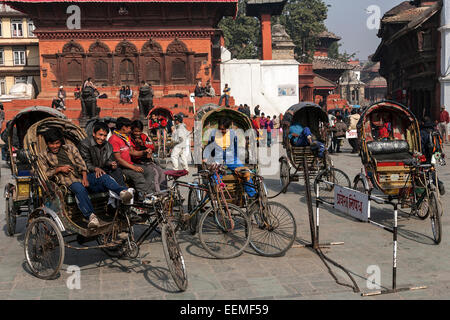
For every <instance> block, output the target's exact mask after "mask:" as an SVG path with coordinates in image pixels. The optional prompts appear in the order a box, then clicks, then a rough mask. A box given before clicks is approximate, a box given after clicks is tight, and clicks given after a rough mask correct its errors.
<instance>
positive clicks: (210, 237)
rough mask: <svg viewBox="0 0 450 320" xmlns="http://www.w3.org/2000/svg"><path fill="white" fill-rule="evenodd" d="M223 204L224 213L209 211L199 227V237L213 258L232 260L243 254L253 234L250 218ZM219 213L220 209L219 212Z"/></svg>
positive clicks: (236, 208)
mask: <svg viewBox="0 0 450 320" xmlns="http://www.w3.org/2000/svg"><path fill="white" fill-rule="evenodd" d="M227 207H228V212H227V210H226V209H225V206H224V205H223V204H222V211H221V212H215V210H214V208H210V209H209V210H207V211H206V212H205V213H204V214H203V215H202V216H201V217H200V221H199V225H198V235H199V238H200V242H201V244H202V246H203V248H204V249H205V250H206V251H207V252H208V253H209V254H210V255H212V256H213V257H216V258H219V259H231V258H235V257H237V256H239V255H241V254H242V252H243V251H244V249H245V248H246V247H247V246H248V244H249V242H250V238H251V234H252V228H251V220H250V217H249V216H248V215H247V214H246V213H245V212H244V211H242V209H241V208H239V207H238V206H235V205H233V204H227ZM217 211H219V209H218V210H217Z"/></svg>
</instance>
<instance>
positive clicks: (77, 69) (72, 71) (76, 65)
mask: <svg viewBox="0 0 450 320" xmlns="http://www.w3.org/2000/svg"><path fill="white" fill-rule="evenodd" d="M81 69H82V68H81V62H79V61H78V60H76V59H73V60H71V61H69V62H68V63H67V82H68V84H69V85H76V84H80V83H81V82H82V79H81V71H82V70H81Z"/></svg>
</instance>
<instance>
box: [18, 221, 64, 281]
mask: <svg viewBox="0 0 450 320" xmlns="http://www.w3.org/2000/svg"><path fill="white" fill-rule="evenodd" d="M24 249H25V258H26V260H27V264H28V266H29V268H30V269H31V272H32V273H33V274H34V275H35V276H36V277H38V278H40V279H45V280H48V279H54V278H55V277H56V276H57V274H58V272H59V270H60V269H61V265H62V263H63V261H64V240H63V236H62V234H61V231H60V230H59V229H58V226H57V225H56V223H55V222H54V221H53V220H51V219H50V218H47V217H38V218H36V219H34V220H33V221H31V223H30V224H29V225H28V227H27V231H26V234H25V243H24Z"/></svg>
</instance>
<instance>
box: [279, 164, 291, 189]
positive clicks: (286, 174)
mask: <svg viewBox="0 0 450 320" xmlns="http://www.w3.org/2000/svg"><path fill="white" fill-rule="evenodd" d="M280 181H281V187H282V188H283V193H286V192H287V186H288V185H289V183H290V169H289V164H288V163H287V161H286V160H281V162H280Z"/></svg>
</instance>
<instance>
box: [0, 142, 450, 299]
mask: <svg viewBox="0 0 450 320" xmlns="http://www.w3.org/2000/svg"><path fill="white" fill-rule="evenodd" d="M343 150H344V152H345V153H342V154H339V155H337V156H333V160H334V162H335V166H336V167H338V168H341V169H343V170H344V171H345V172H346V173H347V174H348V175H349V177H350V179H351V180H352V179H353V177H354V176H355V175H356V174H357V173H358V172H359V170H360V168H361V162H360V160H359V157H357V156H356V155H351V154H349V153H348V151H349V148H348V146H347V148H344V149H343ZM449 151H450V150H449ZM1 170H2V178H1V183H0V187H1V188H2V190H3V188H4V185H5V184H6V183H7V181H8V180H9V170H8V169H7V168H6V164H4V162H3V167H2V169H1ZM439 171H440V177H441V178H442V180H443V181H444V182H445V183H446V185H447V190H448V192H450V166H447V167H443V168H440V169H439ZM277 178H278V177H277V176H276V175H274V176H270V177H267V184H268V187H269V190H271V192H274V191H275V190H278V189H279V184H278V180H277ZM302 185H303V183H301V182H300V183H298V182H297V183H294V184H293V185H291V186H290V187H289V190H288V193H286V194H282V195H280V196H279V198H277V199H276V200H277V201H279V202H282V203H283V204H285V205H287V206H288V207H289V208H290V209H291V210H292V211H293V213H294V216H295V218H296V220H297V227H298V232H297V238H298V239H297V240H298V241H297V243H296V244H304V243H307V242H308V241H309V240H310V235H309V224H308V215H307V209H306V204H305V196H304V191H305V190H304V187H303V186H302ZM442 201H443V204H444V208H448V207H449V205H450V200H449V196H448V195H445V196H444V197H443V198H442ZM387 209H388V207H386V206H380V205H375V209H374V210H373V213H372V217H373V218H375V219H380V221H385V222H386V223H391V222H392V219H391V218H390V217H392V215H391V211H389V210H387ZM0 221H1V224H0V225H1V226H2V231H1V232H0V299H152V300H156V299H262V298H264V299H343V300H344V299H345V300H349V299H355V300H356V299H358V300H359V299H367V300H369V299H396V300H402V299H449V298H450V290H449V288H450V259H449V257H448V245H449V242H450V240H449V239H450V237H449V236H448V233H447V230H449V227H448V226H449V222H450V217H449V214H448V212H445V213H444V216H443V240H442V243H441V244H440V245H439V246H436V245H434V244H433V241H432V240H431V225H430V220H429V219H427V220H425V221H421V220H418V219H416V218H414V217H408V215H406V214H404V213H400V216H399V228H400V231H399V250H398V278H397V283H398V286H399V287H401V286H403V285H406V284H412V285H427V286H428V289H426V290H420V291H415V292H402V293H396V294H391V295H385V296H378V297H366V298H363V297H361V296H360V295H359V294H355V293H353V292H352V290H351V289H349V288H347V287H344V286H340V285H338V284H336V283H335V281H334V280H333V278H332V277H331V276H330V275H329V273H328V271H327V269H326V267H325V266H324V265H323V263H322V262H321V260H320V259H319V257H318V256H317V255H316V254H315V253H313V252H312V251H311V250H310V249H308V248H302V247H295V248H292V249H291V250H289V251H288V252H287V254H286V255H285V256H283V257H278V258H266V257H261V256H259V255H257V254H256V253H255V252H253V251H252V249H251V248H248V249H247V250H246V252H245V253H244V254H243V255H242V256H240V257H238V258H235V259H232V260H225V261H221V260H216V259H212V258H210V257H208V255H207V253H206V252H205V251H204V250H203V249H202V248H201V246H200V244H199V241H198V238H197V237H191V236H190V235H187V234H181V235H180V236H179V240H180V243H181V247H182V250H183V253H184V257H185V260H186V265H187V271H188V277H189V287H188V289H187V291H186V292H184V293H178V292H176V287H175V285H174V283H173V281H172V279H171V277H170V274H169V273H168V269H167V266H166V264H165V259H164V255H163V251H162V244H161V241H160V238H159V237H157V236H155V237H154V238H153V239H152V241H151V242H147V243H145V244H144V245H143V246H142V247H141V254H142V256H143V258H142V259H143V260H144V262H145V264H143V265H140V264H139V262H138V261H129V260H116V259H111V258H109V257H107V256H106V255H105V254H104V253H102V252H101V251H100V250H90V251H81V252H77V251H74V250H71V249H67V250H66V258H65V263H64V265H63V268H62V270H61V272H60V277H59V278H58V279H56V280H51V281H44V280H40V279H37V278H35V277H33V276H32V275H30V274H29V273H28V272H27V271H26V269H25V268H24V265H25V262H24V261H25V260H24V253H23V252H24V251H23V236H24V234H23V232H24V219H23V218H19V221H18V232H19V233H18V234H16V235H15V236H14V237H13V238H9V237H7V236H6V234H5V231H4V230H5V229H4V202H3V201H2V202H1V203H0ZM321 241H322V242H330V241H343V242H345V244H344V245H341V246H333V247H331V248H329V249H324V252H325V253H326V254H327V255H328V256H329V257H330V258H332V259H334V260H335V261H336V262H338V263H340V264H341V265H343V266H345V267H346V268H348V269H349V270H350V272H351V273H352V274H353V276H354V278H355V280H356V281H357V283H358V285H359V287H360V288H361V289H362V291H368V289H367V288H366V278H367V273H366V272H367V267H368V266H369V265H378V266H379V267H380V269H381V285H382V287H384V288H389V287H390V286H391V281H392V280H391V266H392V235H391V234H390V233H388V232H386V231H384V230H381V229H379V228H376V227H375V226H372V225H370V224H367V223H362V222H358V221H356V220H354V219H352V218H349V217H345V216H344V215H342V214H340V213H336V212H333V210H330V209H324V210H321ZM71 264H76V265H79V266H80V267H81V289H80V290H76V289H74V290H69V289H67V286H66V280H67V278H68V277H69V274H68V273H67V272H66V270H67V267H68V265H71ZM333 270H335V271H336V274H337V275H338V276H339V279H340V280H342V281H345V282H347V283H349V280H348V279H347V278H346V277H345V276H344V274H343V273H342V272H341V271H339V270H337V269H336V268H333Z"/></svg>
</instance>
